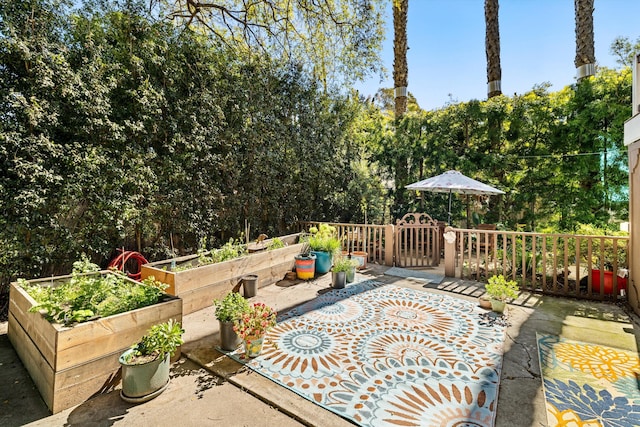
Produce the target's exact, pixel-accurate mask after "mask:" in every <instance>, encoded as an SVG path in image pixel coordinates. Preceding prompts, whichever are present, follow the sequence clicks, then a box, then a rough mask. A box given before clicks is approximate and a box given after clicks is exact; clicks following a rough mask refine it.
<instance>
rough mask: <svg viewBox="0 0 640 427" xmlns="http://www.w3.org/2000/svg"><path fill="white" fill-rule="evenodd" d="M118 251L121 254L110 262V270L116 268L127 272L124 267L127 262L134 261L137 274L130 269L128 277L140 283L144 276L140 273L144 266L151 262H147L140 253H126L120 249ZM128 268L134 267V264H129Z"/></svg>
mask: <svg viewBox="0 0 640 427" xmlns="http://www.w3.org/2000/svg"><path fill="white" fill-rule="evenodd" d="M118 251H119V252H120V253H119V254H118V256H117V257H115V258H114V259H112V260H111V262H109V268H116V269H118V270H120V271H125V268H124V267H125V265H127V262H129V261H133V262H135V272H133V271H129V268H127V270H126V273H127V276H129V277H130V278H131V279H133V280H136V281H140V277H141V276H142V275H141V273H140V270H141V269H142V265H143V264H147V263H148V262H149V261H147V260H146V259H145V257H144V256H142V254H141V253H140V252H135V251H125V250H123V249H118ZM128 267H133V263H129V265H128ZM132 270H133V269H132Z"/></svg>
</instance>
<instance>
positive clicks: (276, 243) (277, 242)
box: [267, 237, 285, 251]
mask: <svg viewBox="0 0 640 427" xmlns="http://www.w3.org/2000/svg"><path fill="white" fill-rule="evenodd" d="M284 247H285V244H284V242H283V241H282V239H281V238H279V237H274V238H273V239H271V241H270V242H269V244H268V245H267V250H268V251H272V250H275V249H281V248H284Z"/></svg>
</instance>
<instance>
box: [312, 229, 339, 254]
mask: <svg viewBox="0 0 640 427" xmlns="http://www.w3.org/2000/svg"><path fill="white" fill-rule="evenodd" d="M309 233H310V236H309V240H308V241H309V248H310V250H312V251H319V252H329V253H330V254H334V253H337V252H338V251H339V250H340V247H341V245H340V240H338V237H337V235H336V228H335V227H334V226H332V225H329V224H324V223H322V224H320V226H319V227H311V228H310V229H309Z"/></svg>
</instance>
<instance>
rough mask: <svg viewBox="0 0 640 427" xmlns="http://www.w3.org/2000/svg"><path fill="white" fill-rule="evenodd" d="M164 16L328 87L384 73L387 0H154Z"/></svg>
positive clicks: (152, 2)
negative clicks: (295, 67)
mask: <svg viewBox="0 0 640 427" xmlns="http://www.w3.org/2000/svg"><path fill="white" fill-rule="evenodd" d="M150 4H151V7H152V8H153V7H159V8H160V10H161V13H162V14H165V15H166V16H168V17H170V18H171V19H174V20H176V21H178V22H180V23H181V24H183V25H186V26H187V27H189V28H192V29H193V30H195V31H205V30H206V32H207V33H208V34H210V35H212V36H214V37H216V38H217V39H218V40H219V41H221V42H223V43H224V44H227V45H229V46H231V47H233V48H235V49H239V50H240V51H249V52H254V53H255V52H256V51H260V52H262V53H267V54H269V55H270V56H271V57H272V58H274V59H276V58H277V59H278V61H281V62H283V63H294V64H303V66H304V67H308V71H310V72H311V73H312V75H314V76H315V77H316V78H318V79H320V80H321V81H322V82H323V84H324V86H325V87H326V86H327V84H328V82H337V81H343V82H344V83H351V82H353V81H355V80H360V79H362V78H363V77H366V76H368V75H370V74H371V73H377V72H380V71H381V68H380V63H381V61H380V56H379V52H380V49H381V46H382V41H383V39H384V12H385V11H384V4H385V2H384V1H383V0H324V1H306V0H257V1H251V2H246V1H240V0H206V1H199V0H150Z"/></svg>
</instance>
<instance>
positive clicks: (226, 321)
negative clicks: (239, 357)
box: [213, 292, 249, 351]
mask: <svg viewBox="0 0 640 427" xmlns="http://www.w3.org/2000/svg"><path fill="white" fill-rule="evenodd" d="M213 307H214V308H215V310H216V319H218V322H219V324H220V348H222V349H223V350H227V351H233V350H235V349H236V348H238V345H239V344H240V337H238V334H236V332H235V331H234V330H233V322H234V321H235V320H236V319H239V318H240V316H241V315H242V313H244V312H245V311H247V310H248V309H249V303H248V302H247V300H246V299H245V298H244V297H243V296H242V295H240V293H238V292H229V293H228V294H227V295H225V297H224V298H222V299H220V300H213Z"/></svg>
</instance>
